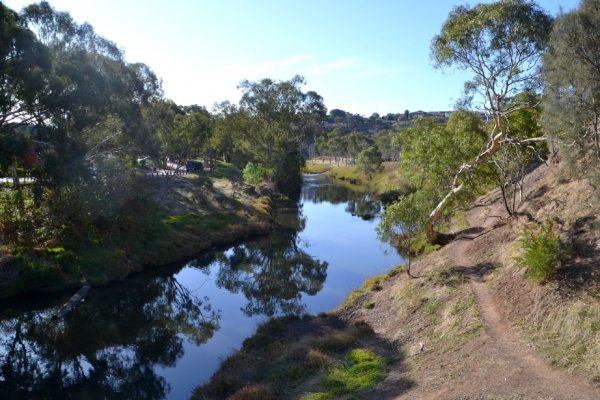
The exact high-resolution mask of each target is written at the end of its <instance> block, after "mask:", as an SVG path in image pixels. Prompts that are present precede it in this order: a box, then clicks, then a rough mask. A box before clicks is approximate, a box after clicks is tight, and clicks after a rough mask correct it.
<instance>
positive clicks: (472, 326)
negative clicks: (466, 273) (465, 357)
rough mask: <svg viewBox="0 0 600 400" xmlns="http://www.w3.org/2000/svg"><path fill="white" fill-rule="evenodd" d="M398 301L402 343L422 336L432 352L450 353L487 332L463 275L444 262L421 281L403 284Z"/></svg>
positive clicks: (405, 281) (395, 294)
mask: <svg viewBox="0 0 600 400" xmlns="http://www.w3.org/2000/svg"><path fill="white" fill-rule="evenodd" d="M394 298H395V303H394V306H395V311H396V315H397V318H398V321H399V326H401V327H402V328H401V329H400V330H399V331H398V332H397V337H398V339H399V340H400V341H401V342H405V340H403V339H404V338H409V337H413V338H414V337H420V338H422V339H423V341H426V342H427V347H428V349H430V350H435V351H441V352H446V351H449V350H452V349H456V348H458V347H460V346H462V345H464V344H465V343H467V342H468V341H470V340H471V339H473V338H474V337H476V336H478V335H479V334H480V333H482V332H483V324H482V322H481V320H480V318H479V312H478V310H477V304H476V303H475V298H474V296H473V293H472V292H471V289H470V288H469V286H468V285H467V284H466V283H465V280H464V277H463V275H462V273H461V272H459V271H457V270H455V269H452V268H448V266H446V265H445V264H443V263H439V264H438V265H436V266H434V267H433V268H431V269H430V270H429V271H428V272H427V274H426V275H424V276H423V277H421V278H418V279H407V280H404V281H402V282H401V283H400V284H399V286H398V288H397V290H396V291H395V293H394ZM406 350H407V351H408V349H406Z"/></svg>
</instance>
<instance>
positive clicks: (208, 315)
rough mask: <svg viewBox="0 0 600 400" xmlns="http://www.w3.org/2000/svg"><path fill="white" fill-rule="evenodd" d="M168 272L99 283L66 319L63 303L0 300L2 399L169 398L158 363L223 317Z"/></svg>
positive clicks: (172, 358)
mask: <svg viewBox="0 0 600 400" xmlns="http://www.w3.org/2000/svg"><path fill="white" fill-rule="evenodd" d="M165 272H167V271H161V273H155V274H154V276H153V277H151V278H148V277H146V279H144V280H139V279H133V280H131V281H128V282H126V283H120V284H115V285H111V287H110V288H94V290H92V291H90V293H89V295H88V298H87V299H86V301H85V302H84V303H83V304H81V305H80V306H78V307H77V309H76V310H75V311H73V312H72V313H71V314H69V315H67V316H66V317H65V318H64V319H62V320H53V319H52V318H51V316H52V314H53V313H54V312H56V310H57V308H58V305H60V304H61V303H60V302H59V303H56V304H57V307H53V308H45V309H44V308H41V309H40V308H37V309H35V308H34V309H31V308H29V307H28V306H30V304H20V305H19V304H16V305H11V304H8V302H6V301H5V302H3V303H2V304H0V306H2V309H3V310H4V312H3V313H2V315H0V398H4V399H31V398H56V399H59V398H61V399H62V398H75V399H78V398H145V399H163V398H166V396H167V394H168V392H169V390H170V387H169V384H168V383H167V382H166V380H165V379H164V378H163V377H161V376H158V375H157V374H156V372H155V367H157V366H163V367H168V366H174V365H175V364H176V363H177V361H178V359H179V358H181V356H182V355H183V351H184V350H183V342H184V340H187V341H190V342H193V343H195V344H201V343H204V342H206V341H207V340H208V339H209V338H211V337H212V336H213V334H214V332H215V331H216V330H217V329H219V319H220V315H219V314H218V313H217V312H213V311H212V309H211V306H210V304H209V302H208V299H206V298H199V297H197V296H195V295H194V294H193V293H191V292H190V291H189V290H188V289H186V288H185V287H184V286H183V285H182V284H181V283H179V282H178V281H177V279H175V278H174V277H173V271H169V272H168V273H165ZM46 300H47V298H46ZM24 303H27V301H25V302H24ZM30 303H35V300H34V301H31V302H30ZM23 308H29V309H28V310H26V311H22V310H23ZM13 314H16V315H17V316H15V315H13Z"/></svg>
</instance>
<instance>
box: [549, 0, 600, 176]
mask: <svg viewBox="0 0 600 400" xmlns="http://www.w3.org/2000/svg"><path fill="white" fill-rule="evenodd" d="M599 25H600V1H598V0H583V1H582V2H581V5H580V7H579V9H577V10H574V11H571V12H569V13H566V14H563V15H561V17H560V18H559V19H558V21H557V22H556V25H555V26H554V30H553V31H552V35H551V37H550V49H549V51H548V52H547V53H546V54H545V56H544V79H545V81H546V92H545V96H544V103H543V105H544V115H543V117H542V126H543V128H544V130H545V131H546V132H547V133H548V136H549V137H550V138H551V139H553V140H554V141H555V142H556V143H558V145H559V146H560V148H561V150H562V151H561V155H562V156H564V158H565V159H566V160H567V161H569V163H570V165H571V166H572V167H573V169H574V170H576V171H578V172H583V173H584V174H588V176H590V177H591V178H592V179H595V177H596V176H597V174H596V171H597V167H598V165H599V164H600V162H599V161H598V160H600V147H599V145H598V133H599V131H600V130H599V124H600V106H599V104H600V103H599V101H600V34H599V31H598V26H599ZM589 172H592V173H591V174H589Z"/></svg>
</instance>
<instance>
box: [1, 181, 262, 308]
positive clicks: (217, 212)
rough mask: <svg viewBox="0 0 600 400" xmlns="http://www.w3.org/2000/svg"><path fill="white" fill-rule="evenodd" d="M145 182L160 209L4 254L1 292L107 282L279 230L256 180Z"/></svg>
mask: <svg viewBox="0 0 600 400" xmlns="http://www.w3.org/2000/svg"><path fill="white" fill-rule="evenodd" d="M217 174H218V171H217V173H215V175H217ZM199 181H200V182H199ZM208 181H210V182H211V183H210V184H207V182H208ZM145 184H146V185H147V186H149V188H150V192H151V193H154V195H153V197H154V199H153V201H155V203H156V205H155V206H154V207H156V209H157V212H152V213H150V214H148V215H146V216H145V217H146V219H143V218H144V216H143V215H142V216H137V217H139V219H140V220H141V219H143V220H142V221H140V220H138V221H132V224H135V225H136V229H135V230H134V231H131V232H128V231H124V232H116V233H115V231H114V230H113V231H111V232H109V233H107V234H96V235H94V236H89V237H85V238H83V240H82V239H81V238H79V239H78V240H76V241H74V240H70V239H69V238H68V237H64V238H63V239H62V240H60V241H54V242H53V243H48V244H47V245H46V246H45V247H42V248H37V249H33V250H25V249H16V250H15V251H14V252H13V253H12V254H10V253H3V254H0V298H6V297H11V296H14V295H18V294H23V293H31V292H41V291H54V290H61V289H67V288H76V287H80V286H82V285H83V284H89V285H92V286H96V285H104V284H107V283H108V282H110V281H114V280H119V279H123V278H125V277H126V276H127V275H129V274H130V273H132V272H138V271H141V270H143V269H145V268H151V267H155V266H160V265H166V264H169V263H172V262H175V261H179V260H181V259H183V258H185V257H189V256H193V255H194V254H197V253H199V252H201V251H203V250H206V249H209V248H211V247H214V246H219V245H225V244H230V243H234V242H236V241H238V240H241V239H245V238H248V237H250V236H257V235H265V234H268V233H270V232H271V230H272V229H273V226H274V221H273V217H272V214H273V209H274V203H273V201H272V199H271V198H270V197H269V196H262V195H261V194H259V193H257V192H256V190H255V188H254V187H252V186H246V187H241V188H235V189H236V190H234V188H233V187H232V185H231V183H230V182H229V181H227V180H226V179H223V178H221V177H219V176H218V175H217V176H216V177H213V178H212V180H210V178H209V177H208V175H206V176H204V175H202V176H194V175H189V176H172V177H169V178H164V177H161V178H153V179H147V180H146V181H145ZM269 193H272V191H270V190H268V189H265V194H269ZM140 226H142V227H143V229H140Z"/></svg>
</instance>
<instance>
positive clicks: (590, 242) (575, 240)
mask: <svg viewBox="0 0 600 400" xmlns="http://www.w3.org/2000/svg"><path fill="white" fill-rule="evenodd" d="M599 227H600V226H599V223H598V222H597V217H596V216H593V215H589V216H586V217H582V218H579V219H578V220H577V221H575V223H574V224H573V227H572V228H571V249H570V250H571V254H570V257H569V258H568V260H566V261H565V262H563V264H562V265H561V266H560V267H559V268H558V269H557V270H556V273H555V279H556V281H557V283H558V290H559V292H560V293H561V295H568V294H569V293H573V292H582V291H588V292H600V253H599V252H598V249H597V236H598V228H599Z"/></svg>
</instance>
